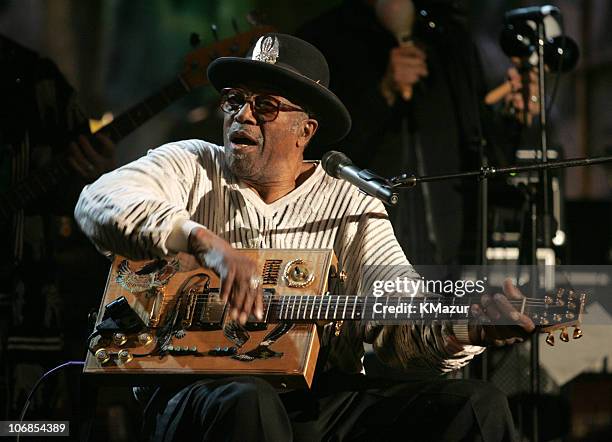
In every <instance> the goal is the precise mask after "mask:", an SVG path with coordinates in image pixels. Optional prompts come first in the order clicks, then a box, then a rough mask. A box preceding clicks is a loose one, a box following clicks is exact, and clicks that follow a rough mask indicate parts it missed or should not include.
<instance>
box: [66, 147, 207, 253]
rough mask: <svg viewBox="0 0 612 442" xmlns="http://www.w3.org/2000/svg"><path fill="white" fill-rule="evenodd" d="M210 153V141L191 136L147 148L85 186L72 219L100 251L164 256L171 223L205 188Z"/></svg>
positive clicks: (188, 210)
mask: <svg viewBox="0 0 612 442" xmlns="http://www.w3.org/2000/svg"><path fill="white" fill-rule="evenodd" d="M213 157H214V155H213V152H212V145H208V144H207V143H204V142H198V141H197V140H190V141H182V142H178V143H171V144H166V145H164V146H161V147H159V148H157V149H154V150H151V151H149V153H148V154H147V155H146V156H144V157H142V158H140V159H138V160H136V161H134V162H132V163H129V164H127V165H125V166H123V167H120V168H119V169H117V170H115V171H113V172H110V173H108V174H106V175H103V176H102V177H100V179H98V180H97V181H96V182H94V183H92V184H90V185H88V186H86V187H85V188H84V189H83V191H82V192H81V195H80V197H79V200H78V202H77V205H76V208H75V219H76V220H77V222H78V224H79V226H80V227H81V229H82V230H83V232H84V233H85V235H87V236H88V237H89V238H90V239H91V240H92V241H93V242H94V244H95V245H96V246H97V247H98V248H99V249H101V250H108V251H111V252H113V253H117V254H120V255H123V256H126V257H128V258H130V259H148V258H151V257H154V256H165V255H167V254H168V253H169V250H168V247H167V244H166V242H167V239H168V236H169V234H170V232H171V231H172V229H173V227H174V226H175V224H177V223H179V222H184V221H185V220H188V219H190V218H191V215H192V212H193V211H194V210H195V206H196V205H197V204H196V203H195V201H199V200H200V196H201V194H203V193H204V192H206V191H207V188H210V183H211V178H210V176H209V175H210V173H211V171H213V170H214V167H213V164H212V163H213V161H214V159H213Z"/></svg>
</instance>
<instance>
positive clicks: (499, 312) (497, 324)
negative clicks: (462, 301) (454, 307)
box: [469, 279, 535, 347]
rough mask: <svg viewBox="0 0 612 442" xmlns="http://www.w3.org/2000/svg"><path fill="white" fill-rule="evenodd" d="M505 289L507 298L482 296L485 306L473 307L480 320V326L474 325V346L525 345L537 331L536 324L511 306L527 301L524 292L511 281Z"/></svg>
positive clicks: (472, 330)
mask: <svg viewBox="0 0 612 442" xmlns="http://www.w3.org/2000/svg"><path fill="white" fill-rule="evenodd" d="M503 290H504V294H503V295H502V294H501V293H497V294H495V295H494V296H489V295H482V298H481V303H480V304H474V305H472V307H471V311H472V315H473V316H474V318H476V319H477V320H478V323H477V324H474V325H472V324H470V330H469V333H470V341H471V342H472V343H473V344H475V345H495V346H498V347H501V346H504V345H510V344H514V343H516V342H523V341H524V340H525V339H527V337H529V335H530V334H531V333H533V331H534V330H535V325H534V323H533V321H532V320H531V319H530V318H529V317H528V316H526V315H524V314H522V313H521V312H520V311H519V310H518V309H517V308H515V307H514V306H513V305H512V304H511V303H510V301H523V299H524V298H525V297H524V296H523V294H522V293H521V291H520V290H519V289H518V288H517V287H516V286H514V284H512V281H511V280H510V279H506V280H505V281H504V285H503Z"/></svg>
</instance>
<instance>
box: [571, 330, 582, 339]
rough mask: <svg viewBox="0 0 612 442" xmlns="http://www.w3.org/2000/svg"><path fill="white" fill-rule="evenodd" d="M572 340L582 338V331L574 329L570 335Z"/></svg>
mask: <svg viewBox="0 0 612 442" xmlns="http://www.w3.org/2000/svg"><path fill="white" fill-rule="evenodd" d="M572 338H574V339H580V338H582V330H581V329H580V328H578V327H574V334H573V335H572Z"/></svg>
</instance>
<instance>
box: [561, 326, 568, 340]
mask: <svg viewBox="0 0 612 442" xmlns="http://www.w3.org/2000/svg"><path fill="white" fill-rule="evenodd" d="M559 338H560V339H561V340H562V341H563V342H569V334H568V333H567V329H566V328H564V329H563V330H561V333H560V334H559Z"/></svg>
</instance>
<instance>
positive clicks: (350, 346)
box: [75, 34, 533, 441]
mask: <svg viewBox="0 0 612 442" xmlns="http://www.w3.org/2000/svg"><path fill="white" fill-rule="evenodd" d="M208 76H209V79H210V81H211V83H212V85H213V86H214V87H215V88H216V89H217V90H219V91H220V92H221V94H222V100H221V103H222V104H221V106H222V109H223V111H224V112H225V120H224V128H223V129H224V147H220V146H216V145H213V144H210V143H207V142H205V141H200V140H189V141H181V142H175V143H169V144H167V145H164V146H162V147H160V148H158V149H155V150H152V151H151V152H149V154H148V155H147V156H145V157H143V158H141V159H139V160H137V161H135V162H133V163H130V164H128V165H126V166H124V167H121V168H119V169H118V170H116V171H114V172H111V173H109V174H107V175H104V176H103V177H102V178H100V179H99V180H98V181H96V182H95V183H94V184H92V185H90V186H88V187H87V188H86V189H85V190H84V191H83V193H82V194H81V198H80V200H79V203H78V205H77V208H76V211H75V214H76V218H77V219H78V221H79V223H80V225H81V227H82V229H83V231H84V232H85V233H86V234H87V235H88V236H89V237H90V238H91V239H92V240H93V241H94V242H95V243H96V244H97V245H98V246H99V247H100V248H102V249H106V250H111V251H113V252H115V253H118V254H121V255H124V256H127V257H129V258H132V259H145V258H151V257H154V256H166V255H168V254H174V253H178V252H187V253H190V254H192V255H194V256H195V257H196V258H197V259H198V261H199V262H200V264H202V265H203V266H206V267H209V268H212V269H214V270H215V271H216V272H217V273H218V274H219V275H220V277H221V280H222V288H221V293H222V296H223V298H224V299H225V300H227V301H228V302H229V305H230V316H231V317H232V318H233V319H235V320H238V321H240V322H241V323H244V322H245V321H246V320H247V317H248V315H249V314H250V313H251V312H253V314H254V315H255V316H257V317H258V318H261V316H262V314H263V311H262V310H263V304H262V291H261V287H260V286H259V284H258V275H257V273H258V271H257V268H256V267H255V264H254V263H253V262H251V261H250V260H249V259H247V258H246V257H244V256H242V255H241V254H239V253H237V252H236V250H235V248H236V247H243V248H331V249H333V250H334V252H335V254H336V255H337V257H338V260H339V267H340V269H342V270H345V271H346V272H347V273H348V274H349V275H351V276H352V277H351V278H349V280H348V282H347V287H346V290H347V293H359V292H360V290H364V288H365V287H368V281H370V280H373V279H385V278H395V277H404V276H407V277H411V278H414V277H417V276H418V275H416V273H415V272H414V271H413V269H412V267H411V266H410V264H409V262H408V260H407V259H406V257H405V255H404V253H403V252H402V250H401V248H400V246H399V244H398V243H397V240H396V239H395V236H394V234H393V230H392V228H391V224H390V223H389V220H388V218H387V214H386V212H385V209H384V207H383V206H382V204H381V203H380V202H379V201H378V200H376V199H373V198H371V197H369V196H366V195H363V194H362V193H360V192H359V191H358V189H357V188H356V187H354V186H352V185H351V184H349V183H347V182H344V181H340V180H337V179H334V178H332V177H330V176H328V175H326V173H325V172H324V171H323V169H322V167H321V165H320V164H319V163H317V162H304V161H303V153H304V149H306V147H307V145H308V143H309V142H310V141H311V140H312V139H313V137H318V138H319V141H320V142H321V143H326V144H331V143H333V142H335V141H338V140H339V139H341V138H342V137H343V136H344V135H345V134H346V133H347V131H348V130H349V128H350V117H349V114H348V112H347V111H346V108H345V107H344V105H343V104H342V103H341V102H340V100H339V99H338V98H337V97H336V96H335V95H334V94H333V93H331V92H330V91H329V90H328V89H327V85H328V81H329V78H328V77H329V71H328V68H327V63H326V61H325V59H324V57H323V56H322V54H321V53H320V52H319V51H318V50H317V49H315V48H314V47H313V46H312V45H310V44H308V43H306V42H304V41H302V40H299V39H297V38H295V37H291V36H288V35H282V34H268V35H265V36H263V37H261V38H260V39H259V40H258V42H257V43H256V44H255V46H254V48H253V49H252V50H251V52H250V53H249V55H248V56H247V57H246V58H238V57H224V58H220V59H218V60H216V61H215V62H213V63H212V64H211V65H210V68H209V71H208ZM374 264H376V265H384V266H385V268H387V269H389V268H393V269H396V270H395V273H394V274H393V275H375V274H369V273H368V269H371V267H369V266H371V265H374ZM378 268H380V267H378ZM370 273H371V271H370ZM506 289H507V290H506V291H507V293H508V296H509V297H512V298H514V297H520V296H521V295H520V293H518V290H516V289H515V288H514V287H511V286H508V287H507V288H506ZM486 302H488V303H489V307H490V308H488V309H487V311H488V312H495V314H496V315H498V314H501V315H505V316H507V317H508V318H510V317H514V321H513V324H517V325H516V326H513V327H508V328H506V329H496V331H495V334H494V335H491V333H490V330H491V329H485V328H479V327H473V328H470V329H468V327H467V326H461V327H458V326H456V325H455V326H453V325H452V324H450V323H437V324H429V325H423V324H420V325H419V324H408V323H407V324H403V325H384V326H383V325H380V324H374V323H369V322H365V321H364V322H358V321H352V322H345V323H344V324H343V326H342V328H341V329H340V332H339V333H335V332H334V331H335V330H334V329H333V327H331V326H327V327H326V328H325V332H324V333H323V335H322V338H321V344H322V347H323V349H324V350H323V351H322V352H321V353H322V354H326V355H327V358H326V363H325V366H324V367H322V368H321V370H320V373H318V374H317V379H316V381H315V382H316V386H315V388H314V389H313V390H312V391H311V392H302V391H292V392H286V393H277V392H276V391H275V390H274V389H273V388H272V387H271V386H270V385H269V384H267V383H265V382H263V381H261V380H259V379H256V378H252V377H233V378H227V379H221V380H202V381H200V382H197V383H195V384H192V385H189V386H187V387H185V388H183V389H182V390H180V391H176V390H170V389H164V388H160V389H159V390H158V391H157V392H156V393H155V394H154V395H153V397H152V399H151V401H150V402H149V405H148V407H147V410H146V412H145V429H148V432H147V434H146V435H145V437H149V438H151V439H153V440H164V441H166V440H181V441H182V440H194V438H196V439H198V440H236V441H250V440H253V441H265V440H270V441H289V440H309V441H311V440H330V439H333V440H345V439H359V440H374V439H376V440H381V439H390V438H394V437H396V436H397V435H398V434H406V435H407V436H409V435H410V434H413V435H414V434H423V435H425V436H423V437H427V438H432V439H438V438H444V439H448V440H451V439H466V438H467V439H473V438H476V439H486V440H509V439H512V438H513V426H512V419H511V416H510V413H509V410H508V406H507V404H506V402H505V398H504V397H503V395H501V394H500V393H498V392H497V391H496V390H494V389H492V388H491V387H489V386H487V385H486V384H483V383H478V382H472V381H452V380H445V379H442V378H441V376H440V375H442V374H444V373H448V372H450V371H452V370H456V369H458V368H460V367H462V366H464V365H465V364H467V363H468V361H469V360H470V359H472V357H473V356H474V355H475V354H477V353H480V352H481V351H483V350H484V348H483V347H482V345H484V344H485V343H487V342H489V340H492V339H496V340H501V341H504V340H508V341H511V340H512V339H513V338H514V337H516V336H524V335H526V334H527V333H528V332H531V331H532V330H533V324H532V323H531V322H530V321H529V319H528V318H526V317H524V316H523V315H520V314H519V313H518V312H517V311H516V310H514V309H512V307H510V305H509V303H508V302H507V299H506V298H505V297H503V296H496V297H495V298H487V299H486ZM364 342H368V343H372V344H373V347H374V349H375V351H376V352H377V354H378V356H379V357H380V359H381V360H382V361H383V362H384V363H386V364H389V365H391V366H393V367H395V368H399V369H402V370H405V371H406V372H408V373H412V374H413V375H414V382H408V383H406V382H404V383H401V384H398V383H394V382H389V381H385V380H372V379H369V378H368V377H367V376H363V375H361V374H360V372H361V369H362V366H361V357H362V355H363V343H364ZM474 344H476V345H474ZM398 432H399V433H398ZM416 432H420V433H416ZM423 437H418V438H420V439H422V438H423Z"/></svg>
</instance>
